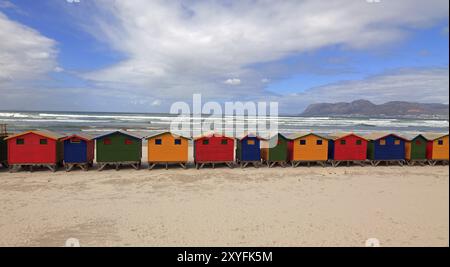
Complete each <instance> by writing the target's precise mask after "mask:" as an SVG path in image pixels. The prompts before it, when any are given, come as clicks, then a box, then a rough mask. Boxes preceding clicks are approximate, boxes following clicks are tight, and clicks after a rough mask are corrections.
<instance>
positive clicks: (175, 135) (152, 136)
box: [144, 131, 191, 140]
mask: <svg viewBox="0 0 450 267" xmlns="http://www.w3.org/2000/svg"><path fill="white" fill-rule="evenodd" d="M165 134H171V135H173V136H174V137H177V138H183V139H186V140H191V138H189V137H185V136H182V135H178V134H174V133H172V132H167V131H166V132H160V133H156V134H152V135H149V136H146V137H144V138H145V139H147V140H148V139H152V138H155V137H158V136H160V135H165Z"/></svg>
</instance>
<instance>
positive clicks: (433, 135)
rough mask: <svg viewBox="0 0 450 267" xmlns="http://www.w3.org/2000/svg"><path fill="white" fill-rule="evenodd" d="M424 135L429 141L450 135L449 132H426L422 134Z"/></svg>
mask: <svg viewBox="0 0 450 267" xmlns="http://www.w3.org/2000/svg"><path fill="white" fill-rule="evenodd" d="M422 135H423V137H425V139H427V140H428V141H434V140H436V139H439V138H442V137H445V136H448V133H447V134H443V133H424V134H422Z"/></svg>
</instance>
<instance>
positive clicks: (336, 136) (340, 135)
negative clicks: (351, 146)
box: [327, 133, 367, 140]
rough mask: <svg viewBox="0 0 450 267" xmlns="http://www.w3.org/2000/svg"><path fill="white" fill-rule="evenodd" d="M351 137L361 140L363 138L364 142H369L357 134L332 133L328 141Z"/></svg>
mask: <svg viewBox="0 0 450 267" xmlns="http://www.w3.org/2000/svg"><path fill="white" fill-rule="evenodd" d="M351 135H353V136H356V137H359V138H362V139H364V140H367V139H366V138H365V137H363V136H362V135H358V134H355V133H331V134H328V135H327V139H330V140H338V139H341V138H344V137H347V136H351Z"/></svg>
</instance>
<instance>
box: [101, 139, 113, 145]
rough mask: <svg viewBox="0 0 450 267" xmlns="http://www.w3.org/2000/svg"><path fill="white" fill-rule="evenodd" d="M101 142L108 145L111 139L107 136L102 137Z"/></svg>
mask: <svg viewBox="0 0 450 267" xmlns="http://www.w3.org/2000/svg"><path fill="white" fill-rule="evenodd" d="M103 144H104V145H110V144H111V139H109V138H105V139H103Z"/></svg>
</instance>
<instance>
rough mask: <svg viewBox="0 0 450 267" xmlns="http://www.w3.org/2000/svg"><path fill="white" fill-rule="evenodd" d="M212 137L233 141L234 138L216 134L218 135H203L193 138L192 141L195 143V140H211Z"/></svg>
mask: <svg viewBox="0 0 450 267" xmlns="http://www.w3.org/2000/svg"><path fill="white" fill-rule="evenodd" d="M213 137H216V138H226V139H233V140H234V138H232V137H229V136H226V135H221V134H218V133H208V134H204V135H200V136H197V137H195V138H194V141H197V140H199V139H203V138H213Z"/></svg>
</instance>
